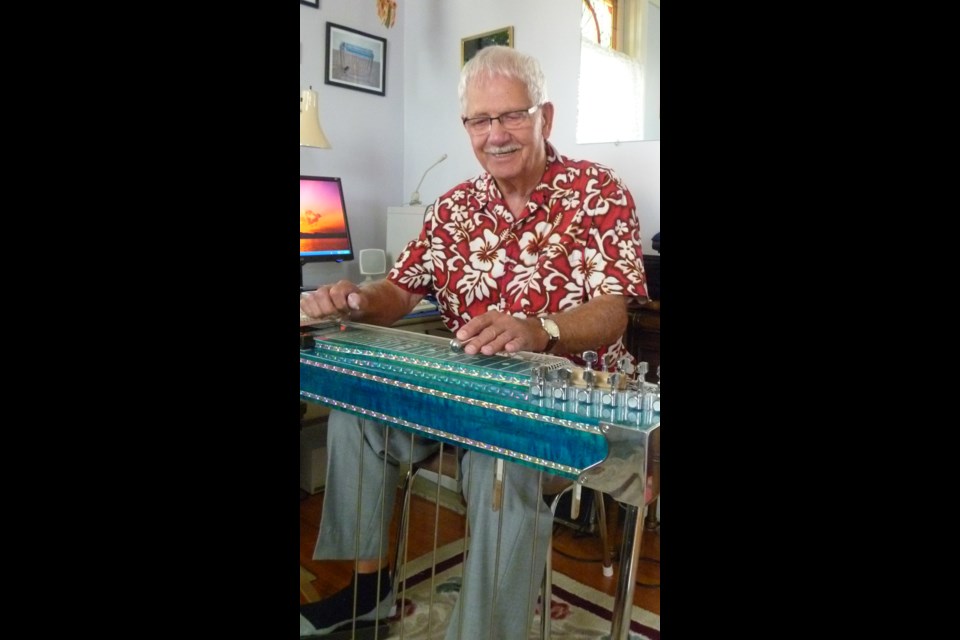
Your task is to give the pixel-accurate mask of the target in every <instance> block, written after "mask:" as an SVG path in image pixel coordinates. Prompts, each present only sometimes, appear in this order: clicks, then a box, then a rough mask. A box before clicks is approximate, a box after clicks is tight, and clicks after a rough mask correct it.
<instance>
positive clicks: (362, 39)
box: [323, 22, 387, 96]
mask: <svg viewBox="0 0 960 640" xmlns="http://www.w3.org/2000/svg"><path fill="white" fill-rule="evenodd" d="M386 62H387V40H386V38H378V37H377V36H372V35H370V34H369V33H363V32H362V31H357V30H356V29H351V28H350V27H344V26H342V25H339V24H333V23H332V22H328V23H327V68H326V71H325V72H324V79H323V81H324V82H325V83H326V84H332V85H334V86H336V87H346V88H347V89H356V90H357V91H366V92H367V93H375V94H377V95H378V96H382V95H386V86H385V82H386Z"/></svg>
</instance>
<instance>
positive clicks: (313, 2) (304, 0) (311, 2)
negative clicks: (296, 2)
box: [300, 0, 320, 9]
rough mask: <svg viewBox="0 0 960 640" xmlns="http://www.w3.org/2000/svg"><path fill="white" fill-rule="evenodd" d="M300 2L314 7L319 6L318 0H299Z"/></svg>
mask: <svg viewBox="0 0 960 640" xmlns="http://www.w3.org/2000/svg"><path fill="white" fill-rule="evenodd" d="M300 4H305V5H307V6H308V7H313V8H314V9H319V8H320V0H300Z"/></svg>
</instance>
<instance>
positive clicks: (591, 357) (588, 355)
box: [581, 350, 597, 369]
mask: <svg viewBox="0 0 960 640" xmlns="http://www.w3.org/2000/svg"><path fill="white" fill-rule="evenodd" d="M581 357H582V358H583V361H584V362H586V363H587V369H593V364H594V363H595V362H596V361H597V352H596V351H593V350H588V351H584V352H583V355H582V356H581Z"/></svg>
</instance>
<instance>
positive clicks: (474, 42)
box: [460, 27, 513, 67]
mask: <svg viewBox="0 0 960 640" xmlns="http://www.w3.org/2000/svg"><path fill="white" fill-rule="evenodd" d="M495 44H502V45H504V46H507V47H513V27H503V28H501V29H494V30H493V31H487V32H485V33H478V34H477V35H475V36H467V37H466V38H461V40H460V66H461V67H463V65H465V64H467V61H469V60H470V58H472V57H473V56H475V55H477V52H478V51H480V49H483V48H484V47H489V46H492V45H495Z"/></svg>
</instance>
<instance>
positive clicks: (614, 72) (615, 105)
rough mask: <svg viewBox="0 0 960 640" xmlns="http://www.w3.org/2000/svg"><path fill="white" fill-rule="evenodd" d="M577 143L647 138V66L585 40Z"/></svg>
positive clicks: (583, 41)
mask: <svg viewBox="0 0 960 640" xmlns="http://www.w3.org/2000/svg"><path fill="white" fill-rule="evenodd" d="M579 87H580V89H579V96H578V99H577V110H578V115H577V142H578V143H579V144H584V143H589V142H616V141H618V140H643V68H642V67H641V65H640V63H639V62H638V61H637V60H635V59H633V58H631V57H630V56H628V55H625V54H623V53H620V52H619V51H613V50H612V49H607V48H605V47H601V46H600V45H598V44H596V43H594V42H591V41H590V40H587V39H586V38H583V39H582V46H581V47H580V83H579Z"/></svg>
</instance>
